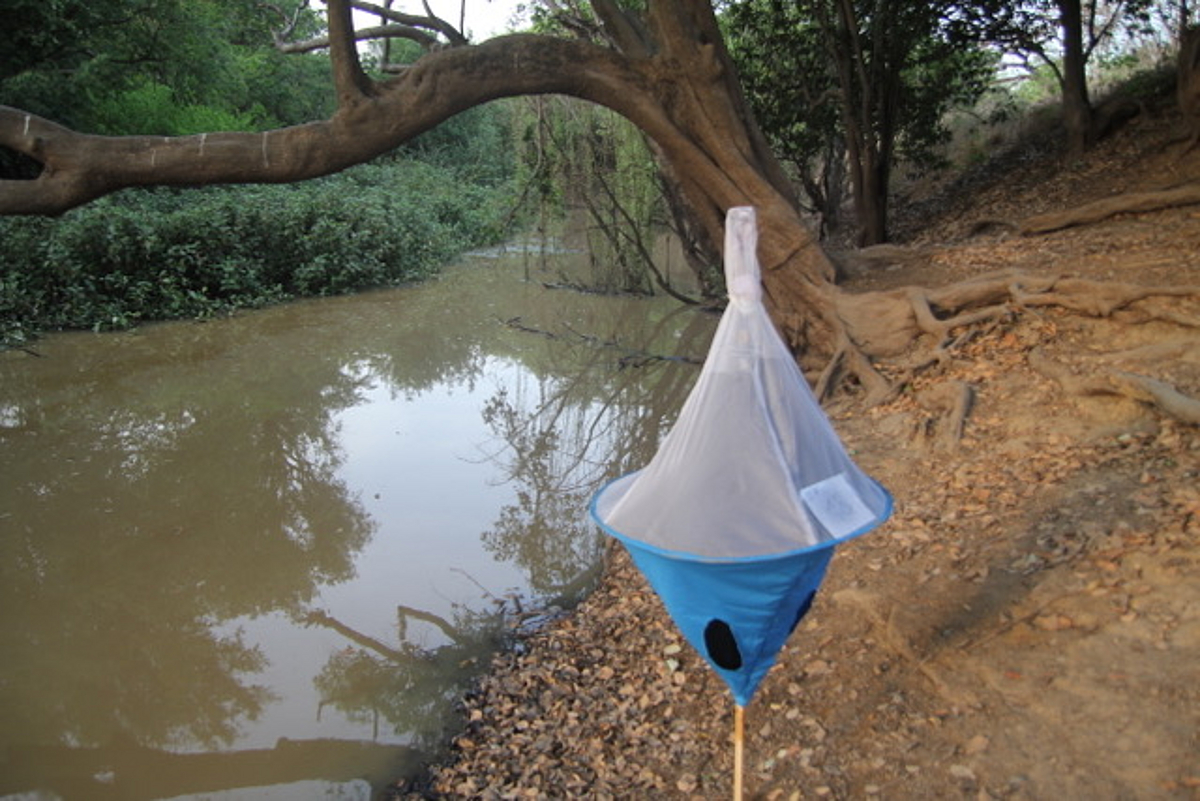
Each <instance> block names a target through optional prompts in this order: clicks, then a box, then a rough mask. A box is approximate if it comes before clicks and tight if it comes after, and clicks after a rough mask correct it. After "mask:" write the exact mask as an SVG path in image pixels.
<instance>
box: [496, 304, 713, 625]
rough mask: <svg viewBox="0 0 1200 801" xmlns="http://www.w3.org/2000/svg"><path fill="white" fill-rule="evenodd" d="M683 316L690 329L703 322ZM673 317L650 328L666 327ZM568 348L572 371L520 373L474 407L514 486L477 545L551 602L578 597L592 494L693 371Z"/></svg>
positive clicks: (649, 449)
mask: <svg viewBox="0 0 1200 801" xmlns="http://www.w3.org/2000/svg"><path fill="white" fill-rule="evenodd" d="M690 319H691V320H692V322H693V323H694V324H696V325H697V328H698V329H699V330H704V329H706V328H708V326H709V323H708V321H705V320H703V319H701V318H699V317H697V316H692V318H690ZM676 322H677V321H673V320H669V319H665V320H663V321H660V324H659V327H660V328H662V329H664V330H669V331H674V330H675V328H676ZM693 334H695V332H687V334H686V336H691V335H693ZM653 340H654V337H653V336H652V335H650V334H647V335H645V341H653ZM567 350H570V354H569V355H568V356H567V357H566V363H568V364H571V365H574V369H573V370H571V371H554V370H550V371H546V372H545V373H543V374H542V375H541V376H540V377H534V376H531V375H526V376H525V377H524V378H523V379H522V381H521V383H520V384H519V385H518V387H517V388H516V390H515V391H510V390H509V389H507V388H504V387H502V388H500V389H499V390H498V391H497V392H496V394H495V395H494V396H493V397H492V398H491V400H490V401H489V402H488V403H487V405H486V406H485V408H484V412H483V417H484V421H485V422H486V423H487V424H488V426H489V427H490V428H491V429H492V431H493V432H495V434H496V437H497V439H498V440H499V441H500V442H502V443H503V449H502V450H501V451H499V452H498V453H496V454H494V456H493V460H494V461H495V462H496V463H497V464H499V465H501V466H502V467H503V469H504V473H505V480H506V481H507V482H511V483H512V484H514V485H515V487H516V490H515V495H516V502H515V503H512V504H509V505H508V506H505V507H504V508H503V509H502V510H501V512H500V515H499V518H498V519H497V521H496V523H495V525H494V526H493V528H492V529H491V530H490V531H488V532H485V533H484V534H483V535H482V536H483V543H484V546H485V547H486V548H487V549H488V550H489V551H490V552H492V553H493V554H494V555H495V556H496V558H497V559H499V560H506V561H513V562H515V563H517V564H518V565H520V566H521V567H522V568H524V569H525V571H526V572H527V575H528V577H529V584H530V587H531V588H532V590H533V591H534V592H535V593H536V594H538V595H539V596H541V597H543V598H553V599H554V600H555V601H556V602H560V603H571V602H574V601H576V600H578V597H579V596H580V594H581V593H582V592H583V591H585V590H586V589H587V586H586V585H587V581H586V579H587V576H588V568H589V567H590V566H593V565H595V563H596V561H597V558H598V548H599V539H598V536H597V531H596V528H595V525H594V524H593V523H592V522H591V519H590V518H589V516H588V514H587V505H588V503H589V500H590V498H591V496H592V494H593V493H594V492H595V491H596V489H598V488H599V486H600V485H601V484H602V483H603V482H604V481H605V480H608V479H609V478H612V477H613V476H615V475H619V474H621V473H624V472H627V471H628V470H631V469H634V468H635V467H640V466H641V465H642V464H644V463H645V462H646V460H647V459H649V457H650V456H651V455H652V454H653V452H654V450H655V448H657V446H658V442H659V439H660V437H661V436H662V434H663V433H664V432H665V430H666V428H667V427H668V426H669V425H670V422H671V421H672V420H673V419H674V416H675V414H676V412H677V411H678V408H679V406H680V404H681V403H682V401H683V398H684V397H686V395H687V392H688V390H689V389H690V388H691V385H692V383H693V381H694V380H695V376H696V370H695V369H694V368H693V367H689V366H687V365H683V364H680V363H678V362H669V361H643V362H641V363H640V366H638V367H629V368H625V369H621V370H617V369H614V364H613V359H614V355H613V352H612V351H611V350H606V349H604V348H601V347H597V346H596V345H595V344H587V343H576V345H575V346H574V347H573V348H567V347H566V346H565V345H562V346H560V348H559V351H560V352H563V351H567ZM579 365H585V366H584V367H583V368H582V369H581V368H580V367H579Z"/></svg>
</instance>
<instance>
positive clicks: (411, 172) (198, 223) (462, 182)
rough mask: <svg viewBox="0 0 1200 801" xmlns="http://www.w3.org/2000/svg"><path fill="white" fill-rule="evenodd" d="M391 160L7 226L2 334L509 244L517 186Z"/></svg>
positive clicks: (422, 268)
mask: <svg viewBox="0 0 1200 801" xmlns="http://www.w3.org/2000/svg"><path fill="white" fill-rule="evenodd" d="M472 178H473V176H463V175H462V174H461V172H460V171H458V170H456V169H454V168H453V167H450V166H443V165H439V164H436V163H429V162H424V161H414V160H404V159H400V158H389V159H386V160H383V161H381V162H378V163H374V164H369V165H364V166H361V167H356V168H354V169H351V170H347V171H345V172H343V173H340V174H338V175H334V176H330V177H328V178H323V179H319V180H316V181H311V182H308V183H304V184H297V185H292V186H244V187H240V186H239V187H207V188H203V189H188V190H175V189H147V190H129V191H126V192H123V193H120V194H118V195H114V196H112V197H108V198H103V199H101V200H98V201H97V202H95V203H92V204H89V205H87V206H84V207H82V208H79V209H75V210H73V211H70V212H68V213H66V214H64V215H63V216H62V217H59V218H46V217H9V218H0V242H3V250H4V258H3V260H0V321H2V322H0V337H2V338H3V342H4V343H6V344H8V345H10V346H11V345H15V344H20V343H23V342H27V341H28V340H29V339H30V338H31V337H33V336H35V335H36V334H37V333H38V332H41V331H47V330H53V329H91V330H96V331H99V330H110V329H120V328H127V327H130V326H133V325H137V324H138V323H141V322H145V321H149V320H162V319H186V318H204V317H211V316H214V315H220V314H226V313H229V312H231V311H234V310H237V309H246V308H254V307H259V306H263V305H265V304H269V303H276V302H280V301H284V300H288V299H292V298H298V297H304V296H320V295H332V294H339V293H344V292H351V291H355V290H359V289H365V288H371V287H379V286H387V285H395V284H400V283H405V282H409V281H415V280H419V279H422V278H427V277H429V276H430V275H432V274H433V273H435V272H436V270H437V268H438V267H439V265H441V264H444V263H445V262H446V261H447V260H449V259H450V258H452V257H453V256H454V255H456V254H457V253H461V252H462V251H464V250H468V249H470V248H473V247H479V246H483V245H488V244H493V243H495V242H498V241H500V240H501V239H502V238H503V237H504V235H505V221H506V219H507V217H508V215H509V214H510V213H511V208H510V206H511V194H512V193H511V190H510V188H509V186H508V183H507V180H506V179H505V178H504V176H503V175H502V174H501V175H496V176H487V177H485V179H484V180H478V179H472Z"/></svg>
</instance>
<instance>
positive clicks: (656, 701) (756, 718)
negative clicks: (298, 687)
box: [395, 125, 1200, 799]
mask: <svg viewBox="0 0 1200 801" xmlns="http://www.w3.org/2000/svg"><path fill="white" fill-rule="evenodd" d="M1165 130H1166V126H1165V125H1163V126H1160V128H1158V129H1156V130H1154V131H1147V130H1146V129H1144V128H1143V129H1141V130H1135V131H1134V132H1133V134H1131V136H1127V137H1124V138H1119V139H1117V140H1113V141H1110V142H1109V143H1107V144H1106V145H1105V146H1104V147H1102V148H1100V149H1099V151H1098V152H1097V154H1095V155H1094V156H1093V161H1092V162H1090V163H1089V164H1088V165H1077V166H1076V167H1075V168H1074V169H1073V170H1071V171H1067V172H1062V173H1055V174H1054V175H1053V176H1052V177H1051V178H1050V179H1048V180H1045V181H1034V180H1032V179H1029V180H1027V181H1026V182H1022V180H1021V178H1022V176H1019V175H1017V174H1016V173H1015V171H1014V172H1011V173H1009V174H1007V175H1006V176H1005V181H1006V182H1007V183H1006V184H1005V185H1006V186H1007V187H1008V190H1007V191H1001V189H1003V187H1001V189H997V190H996V193H995V194H994V199H993V200H992V207H993V209H994V208H998V207H999V206H1000V205H1003V204H1007V205H1008V206H1009V207H1011V208H1016V209H1020V210H1021V211H1022V212H1023V213H1029V212H1030V211H1036V210H1039V209H1041V208H1043V207H1045V206H1046V205H1048V204H1052V205H1061V206H1069V205H1073V204H1074V203H1076V202H1077V201H1081V200H1087V199H1089V198H1091V197H1095V196H1097V195H1103V194H1105V193H1107V192H1109V191H1110V190H1109V189H1108V187H1111V186H1113V185H1123V186H1127V187H1129V189H1130V190H1132V189H1133V188H1135V187H1137V186H1139V185H1142V184H1144V183H1146V182H1153V181H1158V180H1165V176H1174V179H1175V180H1179V178H1180V177H1181V176H1186V175H1188V174H1192V175H1194V174H1195V173H1196V172H1197V171H1198V170H1200V160H1198V159H1197V158H1192V159H1190V160H1189V161H1187V162H1180V161H1178V160H1173V159H1174V155H1173V154H1172V153H1171V152H1170V150H1169V149H1168V148H1167V147H1166V146H1164V144H1163V137H1165V136H1167V133H1166V132H1165ZM1039 170H1040V171H1041V173H1042V174H1043V175H1048V174H1049V171H1048V170H1047V169H1046V166H1045V165H1037V164H1030V165H1028V171H1029V173H1030V174H1034V173H1037V172H1038V171H1039ZM1027 177H1028V176H1026V178H1027ZM961 206H962V204H959V207H956V208H954V209H952V210H951V212H950V213H951V214H952V215H953V217H954V220H955V224H956V225H958V226H959V227H961V228H962V229H964V230H965V229H967V228H968V227H969V226H968V223H969V221H970V220H969V216H965V215H964V214H963V212H962V208H961ZM972 211H973V215H970V216H979V217H988V216H992V215H989V214H987V213H986V212H987V210H984V209H979V208H976V209H973V210H972ZM947 236H949V233H947ZM1198 246H1200V214H1197V213H1196V210H1195V208H1194V207H1192V208H1182V209H1167V210H1161V211H1155V212H1148V213H1143V214H1137V215H1123V216H1120V217H1117V218H1113V219H1111V220H1108V221H1106V222H1104V223H1101V224H1098V225H1091V226H1086V227H1084V228H1076V229H1072V230H1067V231H1062V232H1057V233H1054V234H1050V235H1048V236H1043V237H1011V236H1007V235H1003V234H996V235H989V236H987V237H983V238H980V237H975V236H974V235H973V234H955V238H953V239H949V240H947V241H943V242H941V243H940V244H938V245H937V250H936V252H935V253H933V255H929V254H928V253H927V254H926V257H925V258H924V259H923V260H922V261H921V263H920V265H919V266H914V264H913V263H909V264H906V265H905V266H904V267H903V268H902V269H898V270H892V271H888V272H886V273H879V274H875V275H871V276H866V277H864V278H863V279H861V287H862V288H870V289H888V288H893V287H896V286H902V285H905V284H910V283H911V284H922V285H926V286H931V285H934V286H935V285H939V284H941V283H944V282H946V281H949V280H955V279H961V278H963V277H969V276H971V275H977V274H981V273H983V272H986V271H988V270H993V269H996V268H997V267H1001V266H1003V267H1007V268H1013V269H1025V270H1030V271H1034V270H1036V271H1038V272H1040V273H1043V274H1053V273H1068V274H1072V275H1079V276H1083V277H1090V278H1100V279H1107V280H1111V279H1114V278H1115V279H1117V280H1124V281H1130V282H1141V283H1147V284H1153V283H1167V282H1170V283H1175V284H1186V285H1192V286H1196V285H1200V265H1197V264H1196V260H1195V253H1196V252H1197V247H1198ZM930 247H932V246H930ZM1153 303H1158V301H1153V302H1150V301H1148V302H1147V305H1143V306H1140V307H1138V308H1137V309H1134V310H1133V311H1131V313H1130V314H1129V315H1126V316H1122V315H1119V314H1118V315H1111V316H1101V317H1087V316H1080V315H1077V314H1072V313H1068V312H1064V311H1060V310H1057V309H1055V308H1053V307H1042V308H1039V309H1037V310H1033V309H1030V308H1023V309H1016V308H1014V310H1013V313H1012V314H1011V315H1008V316H1006V317H1004V318H1002V319H999V320H997V321H995V322H994V323H993V324H990V325H989V326H987V327H985V328H982V329H979V330H977V331H975V332H974V333H973V334H972V336H970V337H966V338H963V339H962V340H960V341H959V342H958V343H956V345H955V347H954V349H953V350H952V351H951V352H949V353H948V354H947V355H946V358H944V359H942V360H941V361H940V362H938V363H937V364H936V365H934V366H932V367H930V368H929V369H928V370H927V371H926V372H924V373H921V374H919V375H918V377H916V378H915V379H914V380H913V383H912V386H911V391H909V392H906V393H904V394H903V395H902V396H901V397H898V398H896V399H895V400H893V401H892V402H891V403H889V404H886V405H883V406H877V407H875V408H871V409H866V408H861V407H859V406H857V405H856V404H855V403H854V402H853V401H844V402H843V403H842V404H841V405H836V404H835V405H834V406H833V407H831V408H830V413H831V417H832V418H833V421H834V424H835V427H836V428H837V429H838V431H839V433H840V434H841V435H842V437H843V439H844V440H845V442H846V444H847V446H848V447H849V448H850V449H851V450H852V452H853V453H854V454H855V455H856V458H857V459H858V460H859V462H860V464H861V465H862V466H863V467H864V468H865V469H866V470H867V471H868V472H869V473H871V474H872V475H874V476H875V477H876V478H877V479H879V480H880V481H881V482H882V483H883V484H884V485H885V486H887V487H888V488H889V489H890V490H891V492H892V493H893V495H894V496H895V499H896V513H895V515H894V516H893V518H892V520H891V521H890V522H889V523H888V524H887V525H886V526H884V527H882V528H881V529H879V530H877V531H876V532H874V533H872V534H870V535H868V536H866V537H863V538H861V539H859V540H855V541H853V542H851V543H849V544H847V545H846V546H844V547H842V548H840V549H839V550H838V553H837V555H836V556H835V558H834V561H833V565H832V568H831V571H830V575H829V578H828V579H827V580H826V582H825V585H824V586H823V588H822V590H821V592H820V594H819V595H818V598H817V602H816V604H815V605H814V607H813V610H812V612H811V613H810V615H809V616H808V618H806V620H805V621H804V622H803V623H802V624H801V626H800V627H799V628H798V629H797V631H796V633H795V634H794V635H793V636H792V638H791V640H790V641H789V644H788V646H787V647H786V648H785V649H784V650H783V652H782V653H781V654H780V658H779V662H778V664H777V665H776V667H775V668H774V669H773V670H772V672H771V673H770V674H769V675H768V676H767V678H766V680H765V681H764V683H763V685H762V688H761V689H760V691H759V693H758V695H757V696H756V698H755V700H754V701H753V702H752V703H751V704H750V706H749V707H748V709H747V728H746V733H747V739H746V759H747V775H746V791H747V797H748V798H762V799H802V798H845V799H861V798H872V797H879V798H889V797H890V798H972V799H999V798H1012V799H1040V798H1088V799H1118V798H1141V799H1158V798H1163V799H1195V798H1197V797H1200V771H1198V770H1197V768H1196V741H1195V732H1196V731H1197V730H1198V729H1200V711H1198V710H1200V691H1198V690H1197V687H1196V683H1195V680H1194V671H1195V665H1196V664H1197V663H1198V661H1200V591H1198V590H1197V589H1196V588H1197V587H1200V489H1198V487H1200V428H1198V427H1197V426H1195V425H1189V424H1186V423H1182V422H1178V421H1176V420H1173V419H1171V418H1170V417H1168V416H1165V415H1163V414H1161V413H1159V412H1156V411H1153V410H1151V409H1150V408H1149V407H1147V406H1145V405H1143V404H1142V403H1140V402H1138V401H1136V400H1133V399H1131V398H1128V397H1122V396H1120V395H1117V394H1111V395H1079V396H1076V395H1072V394H1070V393H1068V392H1066V391H1064V385H1063V382H1062V381H1059V380H1055V379H1054V378H1052V377H1050V376H1048V375H1047V374H1046V373H1045V371H1044V370H1043V369H1039V367H1040V366H1041V365H1043V364H1044V362H1045V361H1046V360H1047V359H1048V360H1051V361H1055V362H1057V363H1067V364H1071V365H1073V369H1075V370H1076V371H1082V370H1085V369H1089V368H1092V367H1095V366H1096V365H1097V364H1104V363H1116V364H1118V365H1122V364H1126V365H1128V366H1125V367H1124V369H1136V370H1138V371H1150V370H1157V372H1158V373H1159V376H1160V378H1162V379H1163V380H1168V381H1169V382H1170V383H1171V384H1172V385H1173V386H1174V387H1176V388H1177V389H1179V390H1180V391H1182V392H1184V393H1185V394H1188V395H1191V396H1192V397H1195V396H1196V395H1197V394H1200V354H1197V352H1196V348H1195V344H1196V340H1195V333H1194V332H1195V329H1194V328H1192V327H1189V326H1188V324H1187V323H1186V320H1189V319H1192V320H1194V319H1200V308H1197V300H1196V297H1195V296H1192V297H1190V298H1183V299H1180V300H1178V301H1163V303H1178V304H1180V305H1178V306H1175V307H1171V308H1172V310H1171V314H1174V315H1175V319H1177V320H1179V321H1181V322H1182V325H1175V324H1172V323H1168V322H1167V319H1168V317H1167V316H1164V315H1159V314H1158V311H1159V310H1160V308H1159V307H1155V306H1153V305H1152V304H1153ZM1162 308H1166V307H1162ZM1164 342H1166V343H1172V342H1174V343H1177V346H1178V350H1177V351H1176V352H1175V355H1174V356H1172V357H1171V359H1169V360H1167V361H1165V362H1163V363H1162V366H1161V367H1157V366H1156V365H1154V364H1152V360H1151V359H1150V358H1149V356H1150V352H1149V351H1148V350H1146V347H1147V346H1149V345H1154V347H1159V346H1160V345H1161V343H1164ZM1156 343H1158V344H1156ZM1189 343H1190V344H1189ZM1121 354H1133V355H1131V356H1127V357H1123V356H1122V355H1121ZM1035 355H1036V358H1035ZM1106 359H1107V360H1109V361H1108V362H1105V361H1104V360H1106ZM1122 359H1125V362H1122ZM1130 359H1132V360H1133V361H1132V362H1130V361H1129V360H1130ZM963 386H966V387H969V388H970V389H971V393H972V397H973V398H974V403H973V405H972V406H971V409H970V414H969V416H968V419H967V422H966V426H965V428H964V430H963V434H962V437H961V439H957V440H956V439H954V438H953V437H949V438H947V437H944V436H942V434H943V433H944V430H943V428H942V427H941V423H942V419H941V417H940V416H939V398H944V396H945V392H943V391H942V390H944V389H945V388H946V387H963ZM463 714H464V726H465V728H464V730H463V731H462V732H461V733H460V734H459V735H458V736H457V737H455V738H454V740H453V742H452V744H451V746H450V749H449V751H448V753H447V756H446V759H445V760H444V761H443V762H442V763H441V764H438V765H435V766H432V767H431V769H430V774H429V777H428V783H427V784H426V785H425V786H423V787H421V788H405V789H402V790H397V792H396V793H395V797H399V798H409V799H415V798H431V797H432V798H484V799H491V798H496V799H499V798H570V797H581V796H586V797H589V798H638V797H641V798H651V797H652V798H680V799H708V798H721V797H725V796H727V795H728V793H729V791H730V788H731V783H732V749H731V745H730V734H731V721H732V702H731V701H730V699H729V695H728V692H727V691H726V690H725V688H724V686H723V685H722V684H721V683H720V681H719V680H718V679H717V678H716V677H715V676H713V675H712V674H711V672H710V671H708V670H707V668H706V667H705V665H704V664H703V663H702V661H701V660H700V658H699V657H698V656H697V655H696V654H695V653H694V652H693V651H692V650H691V649H690V647H689V646H688V645H686V644H685V643H683V642H682V640H681V638H680V637H679V635H678V634H677V633H676V632H675V630H674V628H673V627H672V626H671V624H670V623H669V620H668V619H667V617H666V614H665V612H664V611H663V609H662V606H661V604H660V603H659V601H658V599H657V597H656V596H655V595H654V594H653V593H652V592H651V591H650V590H649V589H648V588H647V586H646V584H645V582H644V580H643V579H642V577H641V576H640V574H638V573H637V571H636V570H635V569H634V568H632V566H631V564H630V562H629V560H628V558H627V556H626V555H625V553H624V552H623V551H622V550H621V549H620V547H619V546H615V545H614V546H612V550H611V551H610V562H609V567H608V570H607V572H606V575H605V577H604V579H603V582H602V584H601V586H600V588H599V589H598V590H597V591H596V592H595V593H593V594H592V595H591V596H590V597H589V598H588V599H587V600H586V601H585V602H584V603H583V604H582V605H581V606H580V607H578V608H577V609H576V610H575V612H574V613H573V614H571V615H570V616H569V617H566V618H564V619H561V620H559V621H557V622H555V623H554V624H552V625H550V626H548V627H547V628H545V629H543V630H541V631H538V632H535V633H533V634H531V635H530V636H528V637H527V638H525V639H524V640H523V641H522V642H521V643H520V647H519V648H517V649H515V650H513V651H511V652H509V653H505V654H501V655H499V656H498V657H496V659H495V661H494V663H493V666H492V671H491V672H490V673H489V675H488V676H487V677H486V678H485V679H484V680H483V682H482V683H481V684H480V685H479V686H478V688H477V689H476V690H475V691H474V692H473V693H472V694H471V695H470V696H469V697H468V698H466V699H465V702H464V705H463Z"/></svg>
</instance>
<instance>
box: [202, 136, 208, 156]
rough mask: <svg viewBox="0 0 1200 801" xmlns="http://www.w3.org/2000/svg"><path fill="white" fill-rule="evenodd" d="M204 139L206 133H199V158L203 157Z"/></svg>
mask: <svg viewBox="0 0 1200 801" xmlns="http://www.w3.org/2000/svg"><path fill="white" fill-rule="evenodd" d="M206 141H208V134H206V133H202V134H200V156H201V158H203V157H204V143H205V142H206Z"/></svg>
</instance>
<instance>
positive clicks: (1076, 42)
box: [1058, 0, 1095, 159]
mask: <svg viewBox="0 0 1200 801" xmlns="http://www.w3.org/2000/svg"><path fill="white" fill-rule="evenodd" d="M1058 10H1059V16H1060V19H1061V22H1062V32H1063V70H1062V106H1063V122H1064V124H1065V125H1066V129H1067V156H1068V158H1072V159H1075V158H1079V157H1080V156H1082V155H1083V154H1084V153H1085V152H1087V150H1088V149H1089V148H1090V147H1091V146H1092V143H1093V141H1094V139H1095V124H1094V120H1093V117H1094V115H1093V112H1092V104H1091V101H1090V100H1089V99H1088V88H1087V55H1086V54H1085V53H1084V48H1083V9H1082V6H1081V4H1080V0H1058Z"/></svg>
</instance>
